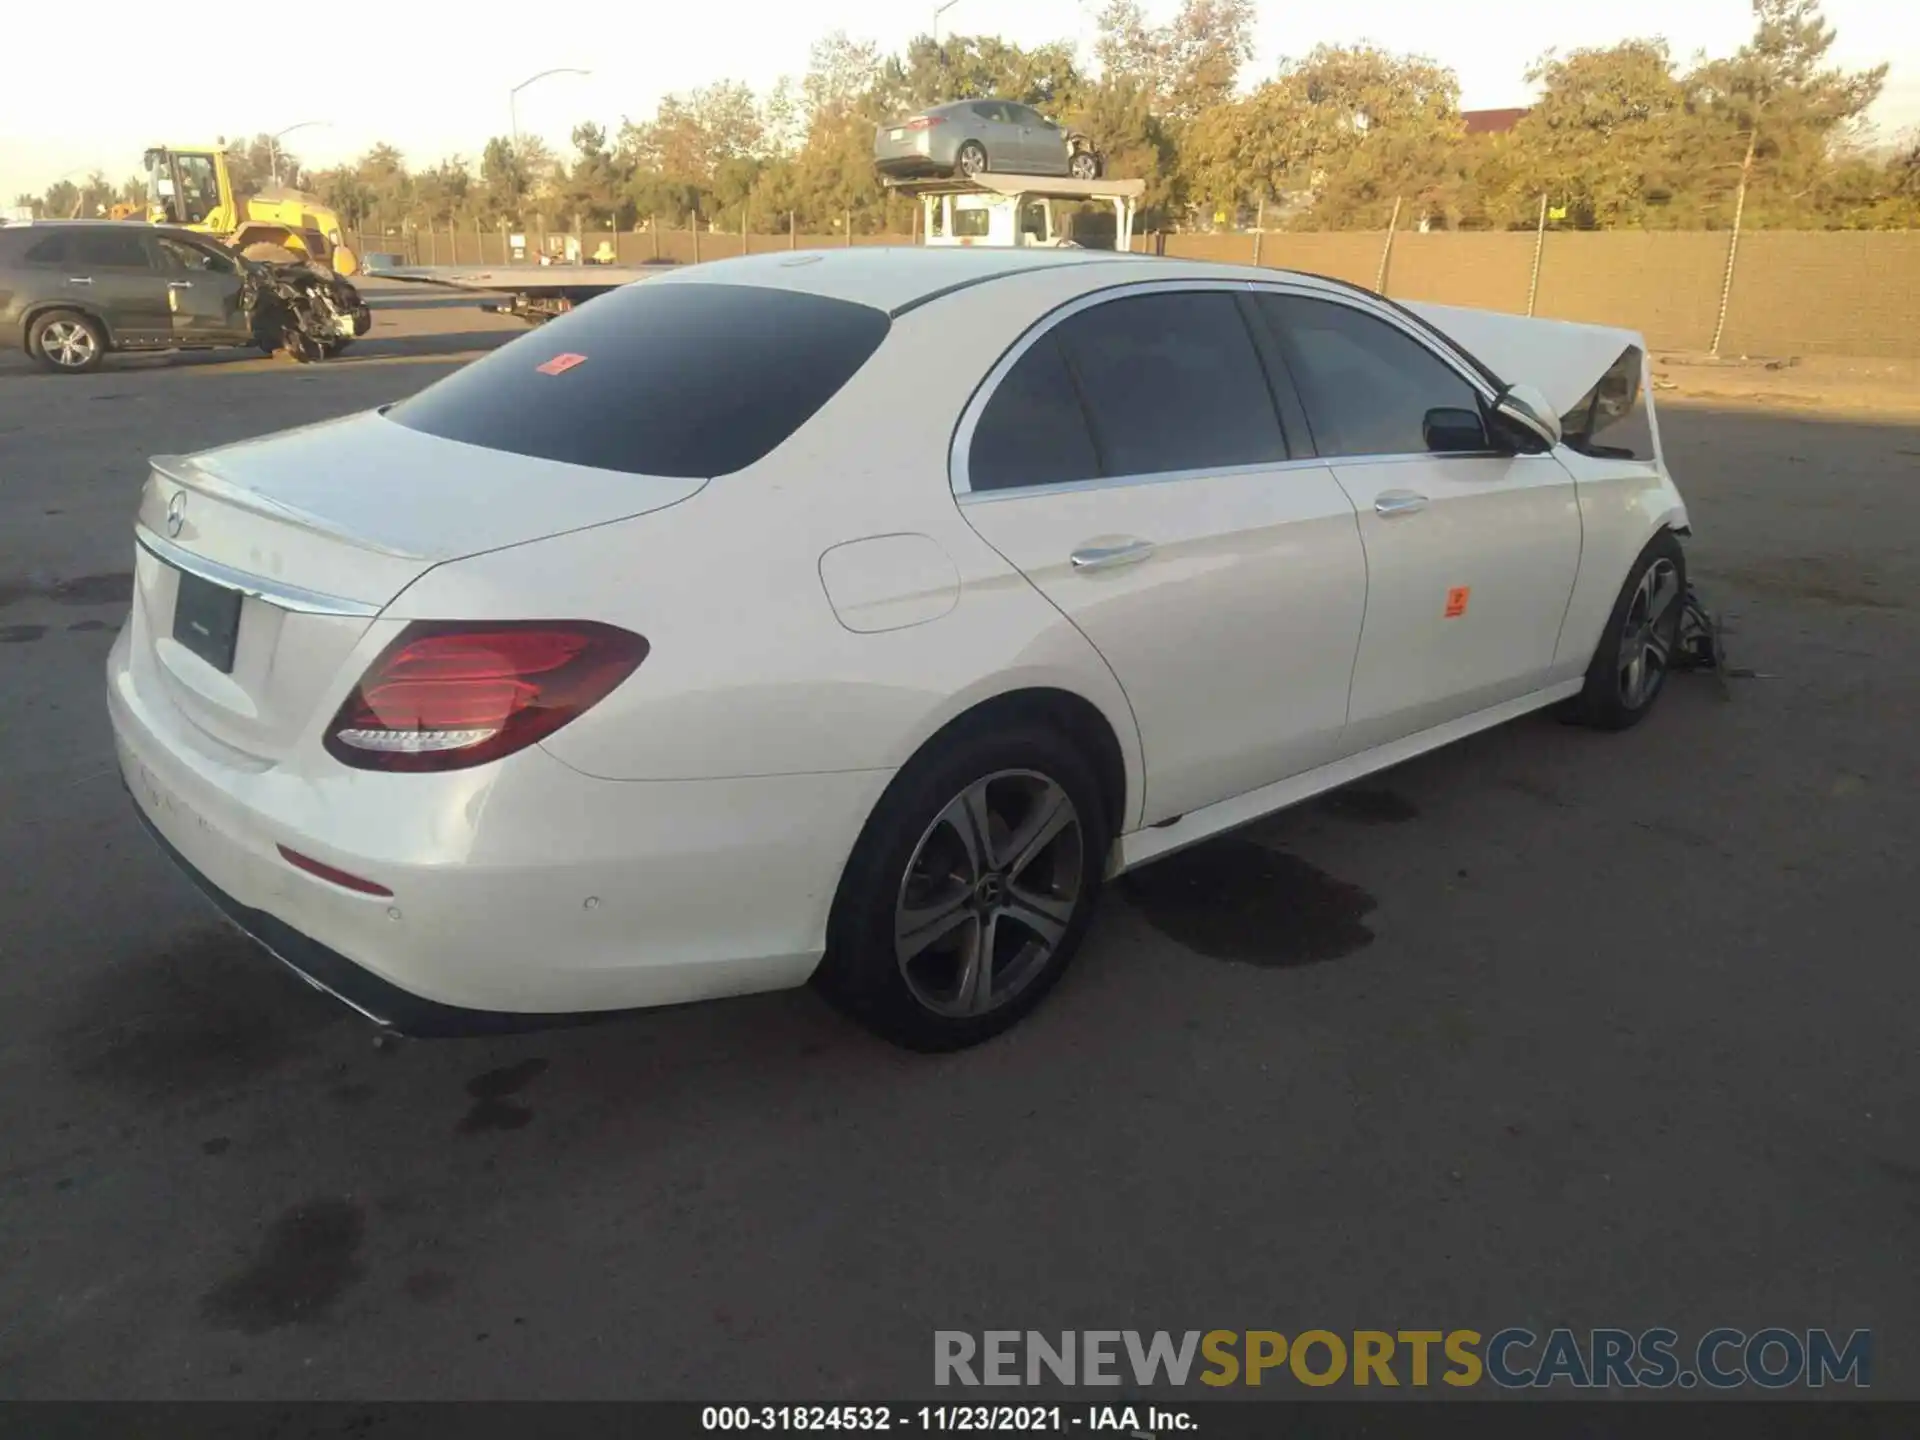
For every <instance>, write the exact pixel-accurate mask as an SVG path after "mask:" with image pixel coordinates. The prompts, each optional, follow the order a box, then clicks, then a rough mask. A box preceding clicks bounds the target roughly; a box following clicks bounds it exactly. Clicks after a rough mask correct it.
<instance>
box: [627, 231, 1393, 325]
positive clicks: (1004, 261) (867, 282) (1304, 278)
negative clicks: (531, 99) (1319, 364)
mask: <svg viewBox="0 0 1920 1440" xmlns="http://www.w3.org/2000/svg"><path fill="white" fill-rule="evenodd" d="M1069 267H1080V268H1082V269H1085V270H1087V271H1088V274H1087V276H1086V278H1087V281H1088V286H1089V288H1099V287H1101V286H1103V285H1105V284H1113V285H1120V284H1125V283H1127V282H1129V281H1136V280H1275V279H1281V278H1284V279H1286V280H1288V281H1290V282H1294V283H1297V284H1299V285H1301V286H1303V287H1305V288H1307V289H1316V290H1323V291H1325V292H1326V293H1328V294H1330V295H1351V294H1353V293H1354V292H1355V291H1356V290H1358V289H1359V288H1360V287H1358V286H1354V285H1349V284H1347V283H1346V282H1344V281H1340V280H1333V279H1329V278H1327V277H1326V276H1323V275H1309V274H1306V273H1305V272H1302V271H1294V270H1279V269H1275V268H1274V267H1272V266H1254V265H1227V264H1221V263H1218V262H1214V261H1207V260H1178V259H1163V258H1159V257H1156V256H1152V255H1136V254H1117V253H1115V252H1114V251H1111V250H1075V249H1057V250H1056V249H1053V248H1051V247H1043V246H1022V247H1019V248H998V247H988V246H946V245H851V246H847V247H845V248H839V249H827V250H799V251H785V252H776V253H773V254H767V255H751V256H746V257H744V258H737V259H732V260H714V261H709V262H708V263H706V264H704V265H690V266H687V267H685V268H684V269H679V270H674V271H671V272H669V273H667V274H665V275H661V276H658V277H655V278H652V279H649V280H647V281H646V282H645V283H646V284H648V285H700V284H712V285H763V286H766V287H767V288H768V289H774V290H798V291H803V292H806V293H809V294H814V295H821V296H825V297H827V298H829V299H834V300H847V301H851V302H853V303H854V304H857V305H869V306H872V307H873V308H874V309H876V310H884V311H886V312H887V313H888V314H889V315H899V314H901V313H903V312H905V311H907V310H911V309H915V308H917V307H918V306H920V305H924V304H926V303H927V302H929V301H931V300H936V299H938V298H940V297H941V296H944V295H948V294H952V293H954V292H957V291H963V290H969V289H972V288H974V287H976V286H981V285H987V284H990V283H991V282H993V281H995V280H999V279H1003V278H1006V277H1008V276H1012V275H1024V274H1032V273H1034V272H1036V271H1041V270H1064V269H1067V268H1069ZM1366 293H1368V294H1371V293H1372V292H1366Z"/></svg>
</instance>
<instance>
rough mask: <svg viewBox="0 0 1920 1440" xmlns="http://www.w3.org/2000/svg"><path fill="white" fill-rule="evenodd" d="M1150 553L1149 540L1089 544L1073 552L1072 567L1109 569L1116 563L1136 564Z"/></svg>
mask: <svg viewBox="0 0 1920 1440" xmlns="http://www.w3.org/2000/svg"><path fill="white" fill-rule="evenodd" d="M1151 554H1153V542H1152V541H1151V540H1129V541H1128V542H1127V543H1126V544H1124V545H1089V546H1087V547H1085V548H1083V549H1080V550H1076V551H1074V552H1073V555H1072V560H1073V568H1074V569H1076V570H1110V569H1112V568H1113V567H1114V566H1116V565H1137V564H1138V563H1139V562H1140V561H1142V560H1144V559H1146V558H1147V557H1148V556H1149V555H1151Z"/></svg>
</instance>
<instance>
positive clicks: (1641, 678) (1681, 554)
mask: <svg viewBox="0 0 1920 1440" xmlns="http://www.w3.org/2000/svg"><path fill="white" fill-rule="evenodd" d="M1686 595H1687V554H1686V551H1685V550H1684V549H1682V548H1681V545H1680V538H1679V537H1678V536H1677V535H1675V534H1674V533H1673V532H1672V531H1671V530H1662V531H1661V532H1660V533H1659V534H1658V535H1655V536H1654V537H1653V539H1651V540H1649V541H1648V542H1647V546H1646V548H1645V549H1644V550H1642V551H1641V552H1640V554H1639V556H1638V557H1637V558H1636V559H1635V560H1634V562H1633V567H1632V568H1631V569H1630V570H1628V571H1627V579H1626V583H1625V584H1623V585H1622V586H1621V587H1620V595H1619V598H1618V599H1616V600H1615V601H1614V603H1613V613H1612V614H1611V615H1609V616H1608V617H1607V628H1606V630H1605V631H1604V632H1603V633H1602V635H1601V639H1600V648H1599V649H1598V650H1596V651H1595V652H1594V656H1593V663H1592V664H1591V665H1590V666H1588V667H1587V683H1586V687H1585V688H1584V689H1583V690H1581V692H1580V693H1579V694H1578V695H1577V696H1575V697H1574V699H1573V700H1572V702H1571V704H1570V707H1569V712H1568V713H1569V718H1570V719H1572V720H1575V721H1577V722H1578V723H1580V724H1583V725H1590V726H1592V727H1594V728H1595V729H1597V730H1626V729H1629V728H1631V727H1632V726H1635V725H1638V724H1639V723H1640V722H1641V721H1642V720H1644V719H1646V718H1647V715H1648V713H1649V712H1650V711H1651V710H1652V709H1653V705H1654V702H1655V701H1656V700H1658V699H1659V698H1660V692H1661V691H1662V690H1664V689H1665V688H1666V683H1667V675H1668V673H1669V671H1670V670H1671V668H1672V664H1673V653H1674V651H1675V649H1676V648H1677V647H1678V645H1679V642H1680V620H1681V616H1682V614H1683V612H1684V611H1685V609H1686Z"/></svg>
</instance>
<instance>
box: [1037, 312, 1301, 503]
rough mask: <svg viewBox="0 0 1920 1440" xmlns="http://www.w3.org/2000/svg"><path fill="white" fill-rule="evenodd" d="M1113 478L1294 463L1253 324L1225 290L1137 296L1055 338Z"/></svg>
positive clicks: (1073, 321) (1074, 321)
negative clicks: (1255, 344) (1257, 348)
mask: <svg viewBox="0 0 1920 1440" xmlns="http://www.w3.org/2000/svg"><path fill="white" fill-rule="evenodd" d="M1055 333H1056V334H1057V335H1058V337H1059V341H1060V346H1061V349H1062V351H1063V352H1064V354H1065V356H1066V360H1067V365H1068V367H1069V369H1070V370H1071V371H1072V373H1073V377H1074V380H1075V383H1076V385H1077V387H1078V389H1079V393H1080V397H1081V400H1082V402H1083V403H1084V404H1085V406H1086V410H1087V419H1088V420H1089V422H1090V423H1091V425H1092V429H1093V438H1094V443H1095V446H1096V447H1097V449H1098V450H1099V454H1100V463H1101V468H1102V470H1103V471H1104V473H1106V474H1108V475H1157V474H1164V473H1166V472H1168V471H1173V470H1209V469H1226V468H1228V467H1231V466H1236V465H1259V464H1267V463H1271V462H1274V461H1279V460H1285V459H1286V458H1287V443H1286V440H1285V438H1284V436H1283V435H1282V434H1281V430H1280V419H1279V416H1278V415H1277V414H1276V413H1275V411H1274V408H1273V397H1272V395H1271V394H1270V393H1269V392H1268V390H1267V381H1266V372H1265V371H1264V370H1262V369H1261V366H1260V357H1259V356H1258V355H1257V354H1256V353H1255V352H1254V348H1253V340H1252V337H1251V336H1249V335H1248V334H1247V327H1246V322H1245V321H1243V320H1242V319H1241V318H1240V311H1239V307H1238V306H1236V305H1235V304H1234V300H1233V296H1232V295H1230V294H1229V293H1227V292H1226V291H1224V290H1199V291H1188V292H1185V293H1179V292H1175V293H1163V294H1151V295H1134V296H1128V297H1126V298H1123V299H1119V300H1110V301H1108V302H1106V303H1105V304H1102V305H1096V306H1094V307H1093V308H1092V309H1090V310H1083V311H1081V312H1080V313H1079V314H1078V315H1073V316H1070V317H1069V318H1067V319H1066V320H1064V321H1062V322H1061V324H1060V326H1059V328H1058V329H1057V330H1056V332H1055Z"/></svg>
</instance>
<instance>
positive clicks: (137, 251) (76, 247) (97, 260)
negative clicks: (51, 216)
mask: <svg viewBox="0 0 1920 1440" xmlns="http://www.w3.org/2000/svg"><path fill="white" fill-rule="evenodd" d="M71 246H72V248H71V249H70V250H69V251H68V252H67V254H68V258H69V259H70V260H71V261H72V263H74V264H75V265H99V266H104V267H106V268H108V269H113V270H151V269H152V268H153V264H152V261H151V260H149V259H148V257H147V247H146V242H145V238H144V236H143V235H142V233H141V232H140V231H137V230H135V229H133V228H132V227H131V226H129V227H128V228H126V229H117V230H115V229H104V228H103V229H99V230H81V231H77V232H76V233H75V234H74V236H73V239H72V242H71Z"/></svg>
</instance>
